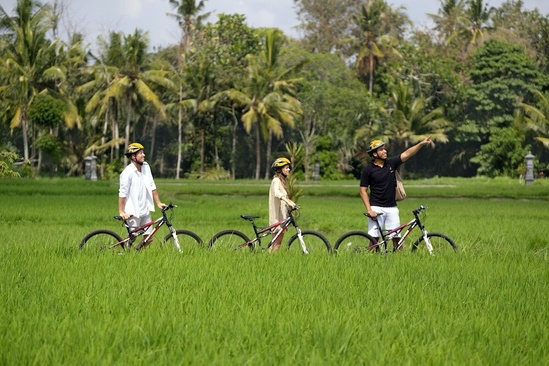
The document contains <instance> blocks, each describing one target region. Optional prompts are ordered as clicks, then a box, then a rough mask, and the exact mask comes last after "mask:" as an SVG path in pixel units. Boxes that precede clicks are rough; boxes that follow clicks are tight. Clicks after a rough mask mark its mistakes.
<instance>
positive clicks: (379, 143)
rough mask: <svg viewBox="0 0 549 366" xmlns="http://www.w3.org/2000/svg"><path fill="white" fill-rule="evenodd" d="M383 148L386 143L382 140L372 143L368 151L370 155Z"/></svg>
mask: <svg viewBox="0 0 549 366" xmlns="http://www.w3.org/2000/svg"><path fill="white" fill-rule="evenodd" d="M382 146H385V142H383V141H381V140H373V141H372V142H370V146H369V149H368V154H371V153H373V152H374V151H376V150H377V149H379V148H380V147H382Z"/></svg>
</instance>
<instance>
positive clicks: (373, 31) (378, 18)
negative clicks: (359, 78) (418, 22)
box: [352, 0, 410, 94]
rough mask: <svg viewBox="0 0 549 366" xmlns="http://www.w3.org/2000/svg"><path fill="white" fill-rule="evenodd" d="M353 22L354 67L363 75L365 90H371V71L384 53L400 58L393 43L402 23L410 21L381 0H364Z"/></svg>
mask: <svg viewBox="0 0 549 366" xmlns="http://www.w3.org/2000/svg"><path fill="white" fill-rule="evenodd" d="M354 21H355V23H356V25H357V29H356V32H357V33H356V35H355V38H354V39H353V43H354V44H353V45H352V47H353V49H355V50H357V51H358V54H357V59H356V69H357V72H358V74H359V75H367V80H368V90H369V91H370V94H371V93H373V88H374V71H375V69H376V67H377V65H378V64H379V62H380V60H381V59H383V58H385V57H387V56H390V55H391V56H394V57H397V58H400V57H401V55H400V53H399V52H398V51H397V49H396V46H397V43H398V37H399V36H401V33H402V30H403V26H404V25H405V24H407V23H410V20H409V19H408V17H407V16H406V15H405V14H404V13H402V12H401V11H400V9H397V10H396V11H394V10H393V9H392V8H391V7H390V6H389V5H387V3H386V2H385V1H384V0H368V1H367V2H366V3H365V4H364V5H362V7H361V10H360V12H359V13H358V14H357V15H356V16H355V17H354Z"/></svg>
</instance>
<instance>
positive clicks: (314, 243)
mask: <svg viewBox="0 0 549 366" xmlns="http://www.w3.org/2000/svg"><path fill="white" fill-rule="evenodd" d="M301 235H302V237H303V242H304V245H305V247H306V248H307V251H308V252H309V254H318V253H326V251H328V253H330V252H331V251H332V246H331V245H330V242H329V241H328V239H326V237H325V236H324V235H322V234H321V233H319V232H316V231H312V230H303V231H302V232H301ZM288 250H291V251H295V252H297V251H299V252H300V253H302V252H303V250H302V247H301V243H300V239H299V235H298V234H295V235H294V236H292V237H291V238H290V240H289V241H288Z"/></svg>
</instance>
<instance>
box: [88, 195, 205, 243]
mask: <svg viewBox="0 0 549 366" xmlns="http://www.w3.org/2000/svg"><path fill="white" fill-rule="evenodd" d="M175 207H177V206H176V205H174V204H173V203H170V204H168V205H166V206H164V207H162V210H161V211H162V216H161V217H159V218H158V219H156V220H153V221H150V222H148V223H146V224H145V225H143V226H140V227H138V228H136V229H134V230H131V229H130V226H129V224H128V221H129V220H131V217H130V218H129V219H128V220H126V221H124V220H123V219H122V217H121V216H114V218H115V219H116V220H119V221H122V223H123V226H124V227H125V228H126V230H127V232H128V234H127V237H126V238H124V239H123V238H122V237H121V236H120V235H118V234H117V233H115V232H114V231H111V230H105V229H100V230H95V231H92V232H91V233H89V234H88V235H86V236H85V237H84V239H82V241H81V242H80V245H79V246H78V248H79V249H81V250H84V249H85V250H99V251H104V250H109V249H112V250H115V251H117V252H122V251H125V250H128V249H131V248H132V247H133V246H134V242H135V241H136V239H137V238H138V237H141V236H142V237H143V239H142V240H141V241H140V242H139V243H138V244H137V245H135V249H136V250H141V249H144V248H146V247H147V246H149V245H150V244H151V243H152V242H153V238H154V235H155V234H156V233H157V232H158V230H159V229H160V227H162V226H163V225H164V224H166V226H167V227H168V229H169V230H170V233H169V234H168V235H166V236H165V237H164V239H163V240H162V244H165V243H172V244H173V246H174V247H175V248H176V249H177V250H178V251H180V252H181V251H182V250H183V248H193V247H194V246H202V245H203V242H202V239H200V237H199V236H198V235H197V234H195V233H193V232H192V231H189V230H176V229H175V228H174V227H173V225H172V223H171V221H170V219H169V218H168V215H167V214H166V213H167V212H168V211H170V212H172V216H173V211H172V210H173V209H174V208H175ZM150 227H153V230H152V232H151V233H150V235H145V233H146V232H147V230H148V229H149V228H150Z"/></svg>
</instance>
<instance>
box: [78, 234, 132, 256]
mask: <svg viewBox="0 0 549 366" xmlns="http://www.w3.org/2000/svg"><path fill="white" fill-rule="evenodd" d="M121 241H122V237H121V236H120V235H118V234H117V233H115V232H113V231H110V230H95V231H92V232H91V233H89V234H88V235H86V236H85V237H84V239H82V241H81V242H80V245H78V249H80V250H83V249H86V250H97V251H99V252H102V251H105V250H107V249H109V248H110V246H111V245H113V244H116V243H118V242H121ZM117 248H119V251H123V250H124V248H123V247H122V246H121V245H119V246H117Z"/></svg>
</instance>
